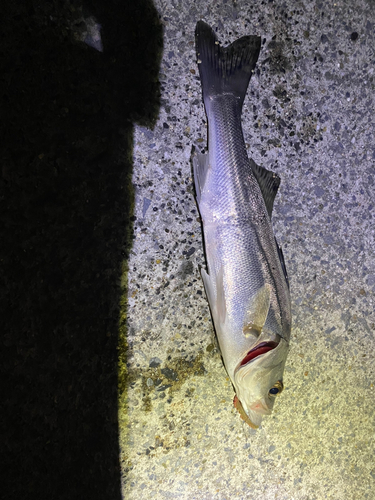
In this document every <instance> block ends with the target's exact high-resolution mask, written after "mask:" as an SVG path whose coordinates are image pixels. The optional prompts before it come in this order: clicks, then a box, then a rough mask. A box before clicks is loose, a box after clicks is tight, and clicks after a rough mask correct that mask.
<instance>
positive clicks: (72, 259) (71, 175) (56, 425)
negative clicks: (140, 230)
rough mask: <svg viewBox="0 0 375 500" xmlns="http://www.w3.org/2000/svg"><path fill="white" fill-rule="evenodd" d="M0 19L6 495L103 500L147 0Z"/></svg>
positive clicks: (143, 96)
mask: <svg viewBox="0 0 375 500" xmlns="http://www.w3.org/2000/svg"><path fill="white" fill-rule="evenodd" d="M90 14H93V15H94V16H96V18H97V20H98V21H99V22H100V24H101V25H102V27H103V30H102V39H103V47H104V51H103V52H102V53H101V52H99V51H96V50H94V49H93V48H91V47H88V46H87V45H85V44H84V43H83V42H81V41H79V36H80V33H81V32H82V30H84V29H85V27H84V23H82V20H80V19H81V18H82V17H85V16H88V15H90ZM1 23H2V28H1V29H2V33H3V41H2V42H1V43H0V53H1V55H2V57H3V60H4V61H5V65H4V66H3V67H4V68H5V70H4V71H3V73H2V74H1V76H0V81H1V106H2V108H3V109H2V112H1V116H2V120H3V123H2V131H1V133H2V147H1V163H2V176H1V179H0V183H1V198H0V204H1V205H0V221H1V226H0V228H1V235H0V239H1V249H0V252H1V255H0V257H1V261H0V265H1V269H0V273H1V276H2V278H1V281H2V287H1V297H0V298H1V316H2V321H1V325H2V347H1V352H2V358H3V359H2V361H1V368H0V369H1V377H2V380H3V383H5V389H6V392H5V397H4V396H3V398H2V411H1V417H0V418H1V436H0V440H1V444H2V446H1V448H2V459H1V463H2V467H1V468H2V477H3V478H4V479H3V481H2V493H3V495H4V496H3V498H9V499H10V498H17V499H19V498H23V497H24V496H25V494H26V496H27V497H28V498H39V499H43V498H53V499H58V498H70V499H72V498H78V497H80V498H98V499H99V498H100V499H104V498H110V499H111V500H113V499H116V498H120V496H121V493H120V464H119V449H118V415H117V406H118V395H117V384H118V381H117V358H118V354H117V345H118V318H119V301H120V295H121V293H122V292H121V288H120V277H121V273H122V271H123V266H124V264H123V262H124V259H125V260H126V256H127V254H128V252H129V248H130V246H131V227H130V225H131V222H130V221H131V211H132V204H133V193H132V190H131V182H130V180H131V170H132V162H131V157H132V151H131V148H132V136H133V123H134V122H135V121H136V122H138V123H141V124H142V125H145V126H152V125H153V123H154V122H155V120H156V117H157V113H158V105H159V83H158V79H157V78H158V69H159V62H160V54H161V48H162V29H161V25H160V23H159V19H158V16H157V13H156V11H155V9H154V7H153V5H152V3H151V1H149V0H138V1H137V2H120V1H115V0H108V1H106V2H101V1H99V0H97V1H96V0H94V1H92V2H91V3H90V4H86V5H85V8H84V10H83V11H82V9H81V5H80V4H79V2H64V3H63V2H57V1H52V2H42V3H41V2H34V1H32V0H30V1H28V2H15V3H13V4H10V6H8V8H7V11H4V12H2V21H1Z"/></svg>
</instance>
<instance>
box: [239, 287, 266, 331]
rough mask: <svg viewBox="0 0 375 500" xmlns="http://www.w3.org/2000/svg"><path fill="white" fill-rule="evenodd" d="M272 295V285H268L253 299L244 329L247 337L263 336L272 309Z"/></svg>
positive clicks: (260, 289)
mask: <svg viewBox="0 0 375 500" xmlns="http://www.w3.org/2000/svg"><path fill="white" fill-rule="evenodd" d="M270 295H271V293H270V285H269V284H268V283H266V284H265V285H263V286H262V287H261V288H259V290H258V291H257V293H256V294H255V295H254V297H253V298H252V301H251V304H250V307H249V309H248V311H247V314H246V318H245V322H244V325H243V328H242V332H243V334H244V335H245V337H250V336H256V337H258V336H259V335H260V334H261V332H262V329H263V327H264V324H265V322H266V319H267V316H268V311H269V308H270V300H271V298H270Z"/></svg>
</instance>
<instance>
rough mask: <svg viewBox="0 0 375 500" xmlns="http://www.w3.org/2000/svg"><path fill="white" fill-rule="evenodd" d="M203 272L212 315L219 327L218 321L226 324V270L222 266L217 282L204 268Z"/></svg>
mask: <svg viewBox="0 0 375 500" xmlns="http://www.w3.org/2000/svg"><path fill="white" fill-rule="evenodd" d="M201 274H202V279H203V283H204V288H205V290H206V295H207V298H208V302H209V304H210V307H211V312H212V316H213V318H214V321H215V326H216V327H218V325H217V324H216V323H217V322H219V323H220V324H221V325H222V324H224V322H225V317H226V313H227V309H226V304H225V292H224V283H223V280H224V271H223V268H222V267H221V268H220V271H219V273H218V274H217V276H216V280H215V282H214V281H213V280H212V279H211V277H210V276H209V275H208V274H207V273H206V271H205V270H204V269H201Z"/></svg>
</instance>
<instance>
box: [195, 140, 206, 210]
mask: <svg viewBox="0 0 375 500" xmlns="http://www.w3.org/2000/svg"><path fill="white" fill-rule="evenodd" d="M208 169H209V163H208V154H204V153H200V152H198V150H197V149H196V148H195V150H194V153H193V172H194V184H195V192H196V195H197V201H198V205H199V202H200V200H201V196H202V192H203V190H204V185H205V183H206V178H207V173H208Z"/></svg>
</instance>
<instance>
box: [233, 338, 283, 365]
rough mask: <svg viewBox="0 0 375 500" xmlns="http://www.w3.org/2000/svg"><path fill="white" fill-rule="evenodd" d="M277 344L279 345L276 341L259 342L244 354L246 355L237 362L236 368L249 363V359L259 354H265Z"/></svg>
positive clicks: (251, 359)
mask: <svg viewBox="0 0 375 500" xmlns="http://www.w3.org/2000/svg"><path fill="white" fill-rule="evenodd" d="M278 345H279V343H278V342H260V344H258V345H256V346H255V347H253V349H251V350H250V351H249V352H248V353H247V354H246V356H245V357H244V358H243V360H242V361H241V363H240V364H239V366H238V369H239V368H241V367H242V366H245V365H247V364H248V363H250V361H253V360H254V359H255V358H257V357H258V356H261V355H262V354H265V353H266V352H268V351H271V350H272V349H275V347H277V346H278Z"/></svg>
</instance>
